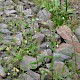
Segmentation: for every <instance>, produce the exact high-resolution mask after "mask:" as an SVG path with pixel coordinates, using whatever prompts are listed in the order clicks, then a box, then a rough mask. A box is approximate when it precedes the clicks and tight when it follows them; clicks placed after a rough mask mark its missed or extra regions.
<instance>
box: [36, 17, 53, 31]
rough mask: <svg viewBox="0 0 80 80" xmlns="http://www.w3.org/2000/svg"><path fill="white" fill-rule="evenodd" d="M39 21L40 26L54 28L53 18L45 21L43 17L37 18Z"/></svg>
mask: <svg viewBox="0 0 80 80" xmlns="http://www.w3.org/2000/svg"><path fill="white" fill-rule="evenodd" d="M37 22H38V24H39V27H40V28H41V27H43V28H46V29H50V30H52V29H53V27H54V23H53V21H51V20H47V21H43V20H42V19H37Z"/></svg>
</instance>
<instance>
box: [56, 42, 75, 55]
mask: <svg viewBox="0 0 80 80" xmlns="http://www.w3.org/2000/svg"><path fill="white" fill-rule="evenodd" d="M56 53H61V54H64V55H67V56H72V54H73V53H74V49H73V46H72V45H70V44H67V43H62V44H60V45H59V46H58V48H56Z"/></svg>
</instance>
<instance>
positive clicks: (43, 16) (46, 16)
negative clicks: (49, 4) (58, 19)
mask: <svg viewBox="0 0 80 80" xmlns="http://www.w3.org/2000/svg"><path fill="white" fill-rule="evenodd" d="M50 16H51V13H50V12H49V11H47V10H46V9H42V10H40V11H39V12H38V14H37V17H39V19H42V20H43V21H47V20H49V19H50Z"/></svg>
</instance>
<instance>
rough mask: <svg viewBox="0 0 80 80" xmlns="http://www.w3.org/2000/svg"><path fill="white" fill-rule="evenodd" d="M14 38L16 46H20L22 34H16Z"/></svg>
mask: <svg viewBox="0 0 80 80" xmlns="http://www.w3.org/2000/svg"><path fill="white" fill-rule="evenodd" d="M14 38H15V39H16V44H17V45H21V42H22V40H23V36H22V33H18V34H17V35H16V36H15V37H14Z"/></svg>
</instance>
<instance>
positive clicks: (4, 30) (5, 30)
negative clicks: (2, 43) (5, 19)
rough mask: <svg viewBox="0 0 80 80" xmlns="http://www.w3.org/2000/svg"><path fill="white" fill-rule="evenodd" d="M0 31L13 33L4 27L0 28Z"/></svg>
mask: <svg viewBox="0 0 80 80" xmlns="http://www.w3.org/2000/svg"><path fill="white" fill-rule="evenodd" d="M0 32H1V33H4V34H11V33H12V32H11V31H9V30H8V29H3V28H1V29H0Z"/></svg>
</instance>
